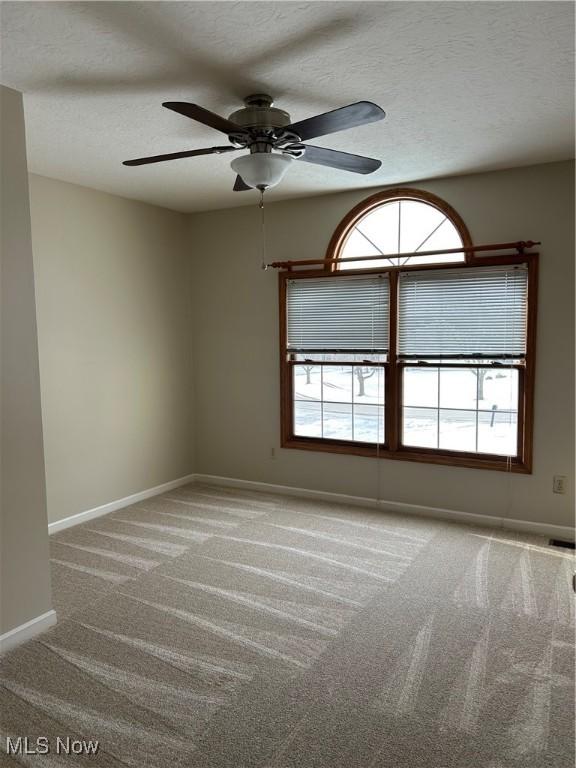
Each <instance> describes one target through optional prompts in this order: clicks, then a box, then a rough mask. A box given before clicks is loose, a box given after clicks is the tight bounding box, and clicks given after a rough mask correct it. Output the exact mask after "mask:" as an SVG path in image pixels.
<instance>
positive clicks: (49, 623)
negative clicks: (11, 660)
mask: <svg viewBox="0 0 576 768" xmlns="http://www.w3.org/2000/svg"><path fill="white" fill-rule="evenodd" d="M54 624H56V611H46V613H43V614H42V615H41V616H36V618H35V619H30V621H27V622H26V623H25V624H20V626H19V627H14V629H11V630H10V631H9V632H5V633H4V634H3V635H0V653H4V652H5V651H9V650H10V649H11V648H15V647H16V646H17V645H20V644H21V643H25V642H26V641H27V640H31V639H32V638H33V637H36V635H39V634H40V633H41V632H45V631H46V630H47V629H49V628H50V627H53V626H54Z"/></svg>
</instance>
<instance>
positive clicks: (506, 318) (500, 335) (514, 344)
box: [398, 265, 528, 360]
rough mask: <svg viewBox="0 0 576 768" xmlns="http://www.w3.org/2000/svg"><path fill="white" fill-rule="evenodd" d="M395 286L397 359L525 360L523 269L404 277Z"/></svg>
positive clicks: (431, 272) (416, 273)
mask: <svg viewBox="0 0 576 768" xmlns="http://www.w3.org/2000/svg"><path fill="white" fill-rule="evenodd" d="M399 284H400V295H399V325H398V352H399V355H400V357H402V358H407V359H410V358H412V359H414V358H423V359H425V358H437V359H441V358H461V359H464V358H465V359H468V358H470V359H482V358H491V359H495V360H497V359H521V358H523V357H524V356H525V354H526V321H527V297H528V270H527V268H526V266H525V265H519V266H511V265H507V266H502V267H468V268H465V269H462V268H460V269H444V270H422V271H413V272H412V271H411V272H403V273H401V275H400V281H399Z"/></svg>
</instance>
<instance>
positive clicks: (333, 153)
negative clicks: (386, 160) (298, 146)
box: [297, 144, 382, 173]
mask: <svg viewBox="0 0 576 768" xmlns="http://www.w3.org/2000/svg"><path fill="white" fill-rule="evenodd" d="M304 146H305V147H306V152H305V153H304V154H303V155H302V157H298V158H297V160H303V161H304V162H305V163H315V164H316V165H328V166H330V168H339V169H340V170H341V171H352V173H374V171H377V170H378V168H380V166H381V165H382V163H381V162H380V160H374V159H373V158H371V157H363V156H362V155H351V154H350V153H349V152H338V151H337V150H335V149H324V147H313V146H311V145H310V144H305V145H304Z"/></svg>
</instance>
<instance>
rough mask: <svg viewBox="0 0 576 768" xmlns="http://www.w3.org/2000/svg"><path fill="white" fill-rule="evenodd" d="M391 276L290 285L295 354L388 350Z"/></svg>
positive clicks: (289, 319)
mask: <svg viewBox="0 0 576 768" xmlns="http://www.w3.org/2000/svg"><path fill="white" fill-rule="evenodd" d="M389 297H390V288H389V281H388V277H387V275H370V276H368V275H367V276H360V277H320V278H307V279H305V278H302V279H296V280H290V281H289V282H288V284H287V335H288V349H289V350H290V351H291V352H386V351H388V315H389Z"/></svg>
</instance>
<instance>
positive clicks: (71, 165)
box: [1, 1, 574, 211]
mask: <svg viewBox="0 0 576 768" xmlns="http://www.w3.org/2000/svg"><path fill="white" fill-rule="evenodd" d="M1 33H2V40H1V43H2V68H1V74H2V82H3V83H4V84H5V85H8V86H11V87H12V88H16V89H18V90H20V91H23V92H24V93H25V108H26V118H27V134H28V147H29V163H30V168H31V170H32V171H33V172H35V173H39V174H43V175H46V176H51V177H54V178H58V179H63V180H65V181H71V182H75V183H78V184H83V185H85V186H89V187H94V188H96V189H101V190H104V191H108V192H112V193H115V194H118V195H123V196H125V197H130V198H134V199H138V200H144V201H147V202H150V203H154V204H157V205H161V206H165V207H168V208H173V209H175V210H180V211H194V210H206V209H210V208H224V207H229V206H233V205H242V204H246V203H252V202H253V198H254V196H255V193H253V192H245V193H233V192H232V191H231V187H232V184H233V181H234V174H233V173H232V171H231V169H230V167H229V162H230V160H231V158H232V157H234V156H235V155H228V156H218V155H213V156H211V157H203V158H193V159H186V160H177V161H174V162H169V163H166V164H163V165H150V166H144V167H136V168H126V167H124V166H122V165H121V161H122V160H125V159H129V158H132V157H139V156H143V155H151V154H159V153H164V152H175V151H179V150H183V149H191V148H196V147H206V146H211V145H213V144H221V143H222V139H223V138H224V142H225V141H226V139H225V137H223V136H222V134H219V133H217V132H216V131H213V130H211V129H209V128H205V127H204V126H202V125H200V124H197V123H194V122H192V121H191V120H187V119H186V118H184V117H181V116H179V115H177V114H175V113H173V112H170V111H169V110H166V109H164V108H162V106H161V103H162V101H168V100H170V101H178V100H181V101H191V102H196V103H198V104H200V105H202V106H204V107H207V108H208V109H211V110H213V111H215V112H219V113H221V114H223V115H228V114H229V113H230V112H232V111H234V109H237V108H238V107H240V106H241V101H242V98H243V97H244V96H246V95H248V94H250V93H253V92H257V91H265V92H268V93H270V94H272V95H273V96H274V98H275V100H276V106H278V107H280V108H282V109H286V110H287V111H288V112H290V114H291V115H292V119H293V120H300V119H303V118H305V117H308V116H310V115H313V114H317V113H319V112H324V111H327V110H331V109H334V108H336V107H339V106H342V105H344V104H348V103H351V102H354V101H358V100H370V101H374V102H376V103H377V104H379V105H380V106H381V107H383V108H384V109H385V110H386V112H387V118H386V120H384V121H383V122H380V123H374V124H372V125H367V126H363V127H361V128H356V129H353V130H351V131H348V132H344V133H339V134H334V135H332V136H328V137H326V138H324V139H318V140H315V141H314V143H315V144H318V145H320V146H329V147H333V148H334V149H341V150H344V151H348V152H357V153H358V154H365V155H371V156H373V157H377V158H379V159H381V160H382V168H381V169H380V170H379V171H378V172H376V173H375V174H372V175H370V176H365V177H363V176H358V175H356V174H350V173H346V172H345V171H336V170H332V169H328V168H321V167H319V166H313V165H308V164H305V163H295V164H294V165H293V166H292V168H291V169H290V171H289V174H288V175H287V176H286V178H285V179H284V181H283V182H282V184H281V186H279V187H278V188H276V189H275V190H272V191H271V192H270V193H269V195H270V198H271V199H283V198H289V197H297V196H308V195H314V194H319V193H325V192H334V191H339V190H344V189H349V188H359V187H371V186H379V185H383V184H390V183H396V182H409V181H411V180H416V179H423V178H431V177H435V176H444V175H451V174H459V173H465V172H471V171H482V170H489V169H496V168H504V167H511V166H515V165H524V164H530V163H539V162H547V161H553V160H560V159H565V158H568V157H571V156H573V146H574V142H573V104H574V92H573V86H574V82H573V46H574V43H573V40H574V6H573V4H572V3H570V2H498V3H492V2H469V3H468V2H454V3H451V2H426V3H419V2H396V3H378V2H357V1H353V2H334V3H333V2H312V3H298V2H198V3H193V2H143V3H142V2H92V3H82V2H71V3H65V2H39V3H37V2H14V3H11V2H4V3H2V19H1Z"/></svg>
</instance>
